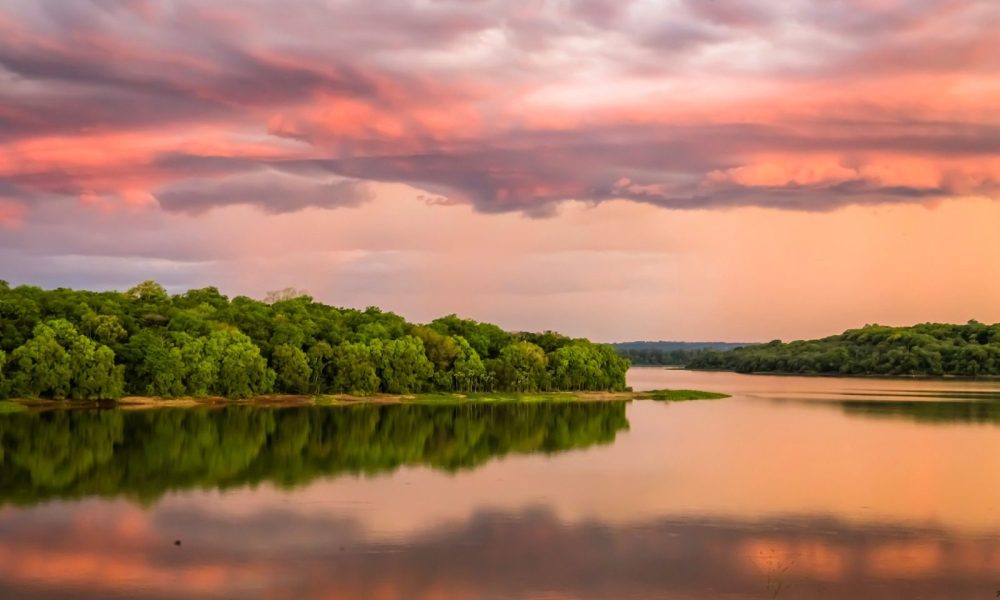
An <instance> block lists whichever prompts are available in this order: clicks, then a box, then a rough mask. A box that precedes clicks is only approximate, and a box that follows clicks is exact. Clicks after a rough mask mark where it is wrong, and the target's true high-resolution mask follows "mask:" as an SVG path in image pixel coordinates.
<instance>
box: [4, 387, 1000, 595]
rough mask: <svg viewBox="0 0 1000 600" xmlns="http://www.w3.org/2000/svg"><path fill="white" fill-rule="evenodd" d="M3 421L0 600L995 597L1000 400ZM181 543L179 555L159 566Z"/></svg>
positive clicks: (903, 395)
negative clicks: (0, 599) (56, 599)
mask: <svg viewBox="0 0 1000 600" xmlns="http://www.w3.org/2000/svg"><path fill="white" fill-rule="evenodd" d="M629 378H630V383H631V384H632V385H633V386H634V387H635V388H636V389H646V388H656V387H687V388H700V389H708V390H716V391H725V392H729V393H731V394H733V396H734V397H733V398H730V399H726V400H720V401H702V402H685V403H673V404H661V403H654V402H635V403H631V404H627V405H626V404H620V403H618V404H588V405H551V406H523V405H522V406H495V407H463V408H446V407H412V406H411V407H405V406H403V407H399V406H397V407H355V408H347V409H284V410H248V409H226V410H215V411H207V410H205V411H169V410H162V411H142V412H132V413H127V414H126V413H122V412H119V411H102V412H98V411H76V412H71V413H70V412H51V413H44V414H29V415H24V414H21V415H7V416H0V441H2V446H0V598H4V599H6V598H65V597H72V598H239V599H248V598H305V599H313V598H316V599H319V598H322V599H348V598H350V599H355V598H362V599H367V598H372V599H379V600H382V599H384V600H395V599H399V600H422V599H427V600H430V599H434V600H440V599H452V598H456V599H465V598H470V599H471V598H476V599H478V598H485V599H494V598H497V599H499V598H529V599H538V600H541V599H546V600H566V599H572V598H581V599H583V598H586V599H591V598H607V599H628V598H656V599H672V598H685V599H687V598H732V599H744V598H802V599H805V598H810V599H811V598H861V599H864V598H942V599H945V598H947V599H963V598H983V599H986V598H994V597H996V593H997V590H998V589H1000V382H925V381H893V380H877V379H834V378H830V379H826V378H798V377H766V376H742V375H734V374H723V373H718V374H716V373H690V372H685V371H668V370H663V369H633V370H632V371H631V372H630V374H629ZM178 542H179V545H178Z"/></svg>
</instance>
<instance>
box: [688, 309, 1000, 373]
mask: <svg viewBox="0 0 1000 600" xmlns="http://www.w3.org/2000/svg"><path fill="white" fill-rule="evenodd" d="M686 366H687V367H688V368H691V369H707V370H725V371H737V372H740V373H800V374H822V375H918V376H945V375H951V376H966V377H978V376H995V375H1000V324H995V325H985V324H983V323H979V322H976V321H969V322H968V323H967V324H965V325H948V324H940V323H924V324H921V325H914V326H911V327H887V326H883V325H867V326H865V327H862V328H860V329H851V330H848V331H845V332H844V333H842V334H840V335H834V336H830V337H826V338H823V339H819V340H802V341H795V342H790V343H783V342H781V341H778V340H776V341H773V342H770V343H767V344H759V345H755V346H747V347H743V348H737V349H734V350H728V351H721V352H720V351H705V352H701V353H698V354H697V355H695V356H693V357H692V358H691V360H689V361H688V362H687V364H686Z"/></svg>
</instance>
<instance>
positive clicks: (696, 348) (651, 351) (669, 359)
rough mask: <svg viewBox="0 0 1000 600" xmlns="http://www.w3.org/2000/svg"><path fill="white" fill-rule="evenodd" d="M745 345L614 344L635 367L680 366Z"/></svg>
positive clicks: (725, 343) (710, 343)
mask: <svg viewBox="0 0 1000 600" xmlns="http://www.w3.org/2000/svg"><path fill="white" fill-rule="evenodd" d="M747 345H749V344H744V343H732V342H666V341H660V342H650V341H641V342H618V343H616V344H612V346H614V348H615V350H617V351H618V355H619V356H621V357H622V358H625V359H628V360H629V362H631V363H632V364H633V365H668V366H680V365H686V364H687V363H689V362H691V361H692V360H694V358H695V357H696V356H698V355H699V354H701V353H702V352H705V351H708V350H732V349H733V348H739V347H741V346H747Z"/></svg>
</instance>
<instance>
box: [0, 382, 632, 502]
mask: <svg viewBox="0 0 1000 600" xmlns="http://www.w3.org/2000/svg"><path fill="white" fill-rule="evenodd" d="M626 429H628V420H627V419H626V416H625V403H624V402H573V403H566V404H549V403H539V404H504V405H483V404H475V405H459V406H414V405H396V406H378V405H356V406H344V407H338V408H336V409H330V408H326V407H322V408H321V407H301V408H284V409H260V408H252V407H247V406H227V407H224V408H218V409H170V408H165V409H161V410H143V411H123V410H72V411H68V410H52V411H44V412H37V411H31V412H28V411H25V412H21V413H16V414H11V415H6V416H5V417H4V418H2V419H0V506H3V505H4V504H9V503H13V504H34V503H36V502H40V501H45V500H50V499H56V498H61V499H68V498H78V497H86V496H91V495H100V496H119V495H123V496H127V497H131V498H135V499H138V500H143V501H152V500H155V499H157V498H159V497H160V496H161V495H163V494H164V493H166V492H168V491H171V490H183V489H192V488H200V489H226V488H232V487H240V486H245V485H254V484H258V483H261V482H270V483H273V484H275V485H278V486H281V487H289V486H295V485H300V484H306V483H308V482H310V481H312V480H313V479H315V478H317V477H332V476H337V475H342V474H374V473H381V472H386V471H392V470H393V469H396V468H398V467H401V466H404V465H425V466H429V467H432V468H435V469H441V470H445V471H456V470H459V469H466V468H472V467H475V466H478V465H481V464H483V463H485V462H486V461H488V460H490V459H491V458H494V457H499V456H503V455H505V454H510V453H518V454H527V453H554V452H561V451H565V450H570V449H573V448H583V447H587V446H590V445H594V444H604V443H610V442H612V441H613V440H614V439H615V435H616V434H617V433H618V432H619V431H624V430H626Z"/></svg>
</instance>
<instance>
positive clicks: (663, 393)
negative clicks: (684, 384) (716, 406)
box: [635, 390, 729, 402]
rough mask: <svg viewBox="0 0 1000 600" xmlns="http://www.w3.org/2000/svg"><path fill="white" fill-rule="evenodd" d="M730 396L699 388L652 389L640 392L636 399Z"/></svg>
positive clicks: (712, 398) (700, 398) (671, 400)
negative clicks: (703, 390)
mask: <svg viewBox="0 0 1000 600" xmlns="http://www.w3.org/2000/svg"><path fill="white" fill-rule="evenodd" d="M728 397H729V395H728V394H718V393H716V392H702V391H699V390H650V391H648V392H640V393H638V394H637V395H636V397H635V399H636V400H659V401H668V402H677V401H680V400H720V399H722V398H728Z"/></svg>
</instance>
